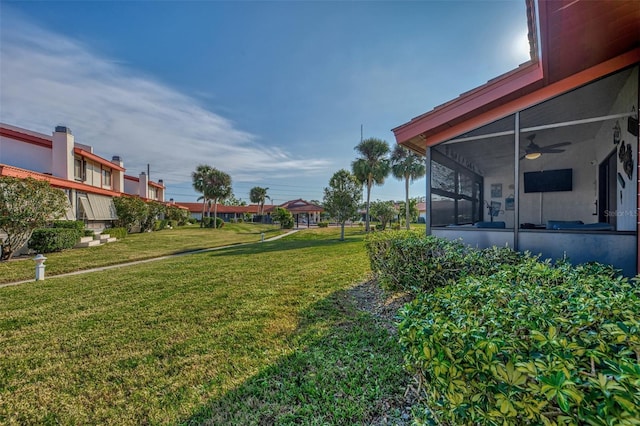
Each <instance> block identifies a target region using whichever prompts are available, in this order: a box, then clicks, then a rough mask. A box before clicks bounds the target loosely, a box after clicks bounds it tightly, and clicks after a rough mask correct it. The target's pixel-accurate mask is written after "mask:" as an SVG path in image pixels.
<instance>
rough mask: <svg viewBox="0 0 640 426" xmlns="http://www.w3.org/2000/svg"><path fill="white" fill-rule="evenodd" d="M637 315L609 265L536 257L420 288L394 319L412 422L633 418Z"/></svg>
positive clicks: (634, 293) (638, 382) (635, 302)
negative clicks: (411, 378) (414, 400)
mask: <svg viewBox="0 0 640 426" xmlns="http://www.w3.org/2000/svg"><path fill="white" fill-rule="evenodd" d="M430 245H434V244H433V243H432V244H430ZM438 247H441V246H438ZM427 249H430V250H434V249H435V248H430V246H429V247H427ZM439 249H440V248H439ZM438 257H441V256H438ZM639 313H640V290H639V289H638V288H637V287H636V286H634V285H632V284H631V283H630V282H629V281H628V280H627V279H626V278H621V277H616V276H615V271H614V270H613V269H612V268H610V267H605V266H602V265H598V264H593V265H584V266H578V267H572V266H570V265H568V264H565V263H562V262H560V263H559V264H558V265H557V266H556V267H553V266H551V265H550V264H549V263H548V262H540V261H538V260H537V259H535V258H532V257H526V258H524V259H520V262H518V264H515V265H505V266H504V267H501V268H498V270H497V271H496V272H495V274H493V275H491V276H487V275H485V276H476V277H472V276H470V277H466V278H463V279H460V280H458V281H457V282H455V283H453V284H451V285H448V286H445V287H442V288H438V289H436V290H435V291H434V292H433V293H424V294H421V295H419V296H418V297H417V298H416V299H415V300H414V301H413V302H412V303H410V304H409V305H407V306H406V307H405V308H404V309H403V310H402V311H401V323H400V326H399V332H400V343H401V345H402V347H403V349H404V351H405V359H406V362H407V364H408V366H409V367H410V368H411V369H413V371H414V372H415V373H416V375H417V376H418V377H419V379H420V383H421V389H422V392H421V396H422V397H423V398H424V399H423V402H422V404H421V405H419V406H417V407H415V406H414V415H416V417H417V418H416V422H417V423H418V424H451V425H453V424H456V425H457V424H474V425H475V424H479V425H502V424H537V425H542V424H544V425H552V424H563V425H565V424H566V425H578V424H592V425H612V424H617V425H633V424H636V425H637V424H638V419H640V408H639V407H640V363H639V362H638V359H639V358H640V316H639V315H638V314H639Z"/></svg>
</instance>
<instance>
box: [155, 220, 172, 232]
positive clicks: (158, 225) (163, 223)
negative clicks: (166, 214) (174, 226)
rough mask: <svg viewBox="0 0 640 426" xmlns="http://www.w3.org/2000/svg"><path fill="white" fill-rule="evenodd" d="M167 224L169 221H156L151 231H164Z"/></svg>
mask: <svg viewBox="0 0 640 426" xmlns="http://www.w3.org/2000/svg"><path fill="white" fill-rule="evenodd" d="M168 224H169V221H168V220H167V219H162V220H156V222H155V223H154V225H153V230H154V231H161V230H163V229H166V228H167V225H168Z"/></svg>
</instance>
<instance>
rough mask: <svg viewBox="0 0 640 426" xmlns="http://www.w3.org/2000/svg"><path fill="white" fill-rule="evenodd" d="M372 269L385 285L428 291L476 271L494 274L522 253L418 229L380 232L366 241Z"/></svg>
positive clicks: (415, 290) (390, 287)
mask: <svg viewBox="0 0 640 426" xmlns="http://www.w3.org/2000/svg"><path fill="white" fill-rule="evenodd" d="M365 246H366V249H367V253H368V254H369V260H370V262H371V270H372V271H373V273H374V275H375V276H376V278H377V279H378V281H379V282H380V284H381V285H382V286H383V287H386V288H389V289H393V290H407V291H414V292H419V291H425V290H431V289H433V288H435V287H440V286H443V285H445V284H447V283H449V282H453V281H456V280H458V279H459V278H460V277H462V276H468V275H473V274H480V275H490V274H492V273H493V272H495V271H496V270H497V269H498V268H499V266H500V265H501V264H517V263H519V262H520V259H521V258H522V254H520V253H518V252H515V251H513V250H511V249H509V248H498V247H493V248H489V249H485V250H475V249H472V248H470V247H468V246H465V245H464V244H462V243H461V242H460V241H450V240H446V239H444V238H438V237H434V236H425V235H424V234H423V233H421V232H418V231H404V230H403V231H389V232H376V233H373V234H371V235H368V236H367V238H366V240H365Z"/></svg>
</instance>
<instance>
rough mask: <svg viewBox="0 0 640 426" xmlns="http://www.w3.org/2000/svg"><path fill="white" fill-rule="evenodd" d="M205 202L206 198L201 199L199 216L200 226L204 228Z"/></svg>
mask: <svg viewBox="0 0 640 426" xmlns="http://www.w3.org/2000/svg"><path fill="white" fill-rule="evenodd" d="M206 202H207V199H206V198H203V199H202V216H201V217H200V228H204V205H205V203H206Z"/></svg>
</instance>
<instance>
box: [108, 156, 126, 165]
mask: <svg viewBox="0 0 640 426" xmlns="http://www.w3.org/2000/svg"><path fill="white" fill-rule="evenodd" d="M111 162H112V163H113V164H117V165H118V166H120V167H124V162H123V161H122V159H121V158H120V156H119V155H114V156H113V157H111Z"/></svg>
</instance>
